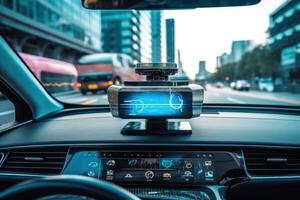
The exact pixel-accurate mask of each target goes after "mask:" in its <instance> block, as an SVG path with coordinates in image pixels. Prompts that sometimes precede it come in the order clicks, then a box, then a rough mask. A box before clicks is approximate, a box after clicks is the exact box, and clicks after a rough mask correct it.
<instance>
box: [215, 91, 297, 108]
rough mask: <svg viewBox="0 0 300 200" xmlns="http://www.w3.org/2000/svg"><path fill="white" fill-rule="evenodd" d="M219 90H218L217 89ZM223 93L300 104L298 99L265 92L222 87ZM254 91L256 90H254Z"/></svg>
mask: <svg viewBox="0 0 300 200" xmlns="http://www.w3.org/2000/svg"><path fill="white" fill-rule="evenodd" d="M210 90H211V91H215V89H214V88H210ZM218 91H220V90H218ZM221 92H222V93H224V94H235V95H238V96H244V97H252V98H257V99H264V100H271V101H277V102H282V103H289V104H296V105H300V101H299V100H291V99H286V98H288V97H286V98H284V97H275V96H269V95H267V94H265V93H262V94H258V93H255V94H253V93H251V92H250V93H246V92H239V91H234V90H230V89H227V88H226V89H224V90H222V91H221ZM255 92H256V91H255Z"/></svg>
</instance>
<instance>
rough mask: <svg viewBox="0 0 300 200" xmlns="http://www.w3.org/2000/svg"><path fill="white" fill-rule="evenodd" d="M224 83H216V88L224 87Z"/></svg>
mask: <svg viewBox="0 0 300 200" xmlns="http://www.w3.org/2000/svg"><path fill="white" fill-rule="evenodd" d="M223 87H224V84H223V83H222V82H217V83H216V88H223Z"/></svg>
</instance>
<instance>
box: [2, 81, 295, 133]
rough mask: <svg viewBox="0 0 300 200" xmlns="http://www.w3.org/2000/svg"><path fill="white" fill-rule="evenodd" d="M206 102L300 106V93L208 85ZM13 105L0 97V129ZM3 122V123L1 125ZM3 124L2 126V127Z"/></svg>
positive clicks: (95, 101) (103, 100) (93, 100)
mask: <svg viewBox="0 0 300 200" xmlns="http://www.w3.org/2000/svg"><path fill="white" fill-rule="evenodd" d="M57 98H58V99H59V100H61V101H64V102H67V103H72V104H81V105H99V104H108V101H107V95H106V94H105V93H99V94H93V95H92V94H88V95H84V96H83V95H81V94H79V93H75V94H72V95H65V96H58V97H57ZM204 103H216V104H218V103H222V104H265V105H287V106H300V94H291V93H268V92H259V91H249V92H245V91H234V90H231V89H230V88H215V87H212V86H208V87H207V90H206V91H205V93H204ZM13 119H14V110H13V105H12V104H11V103H9V102H8V101H7V100H4V99H0V129H1V128H2V127H3V126H4V125H3V124H5V125H7V123H9V122H11V121H13ZM1 124H2V125H1ZM1 126H2V127H1Z"/></svg>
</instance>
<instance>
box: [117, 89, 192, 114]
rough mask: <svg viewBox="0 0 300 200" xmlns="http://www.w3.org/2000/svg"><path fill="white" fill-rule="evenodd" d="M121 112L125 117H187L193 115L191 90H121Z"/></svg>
mask: <svg viewBox="0 0 300 200" xmlns="http://www.w3.org/2000/svg"><path fill="white" fill-rule="evenodd" d="M119 114H120V116H121V117H124V118H180V117H183V118H186V117H191V116H192V94H191V93H190V92H172V91H166V92H161V91H159V92H158V91H151V92H121V93H120V94H119Z"/></svg>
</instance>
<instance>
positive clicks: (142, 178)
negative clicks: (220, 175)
mask: <svg viewBox="0 0 300 200" xmlns="http://www.w3.org/2000/svg"><path fill="white" fill-rule="evenodd" d="M101 154H102V155H101V160H102V167H103V169H102V179H105V180H108V181H114V182H119V181H120V182H159V183H163V182H166V183H167V182H169V183H207V182H213V181H214V180H215V169H214V163H213V160H212V154H210V153H184V154H178V153H175V152H156V153H154V152H151V153H147V152H130V153H124V152H102V153H101Z"/></svg>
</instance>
